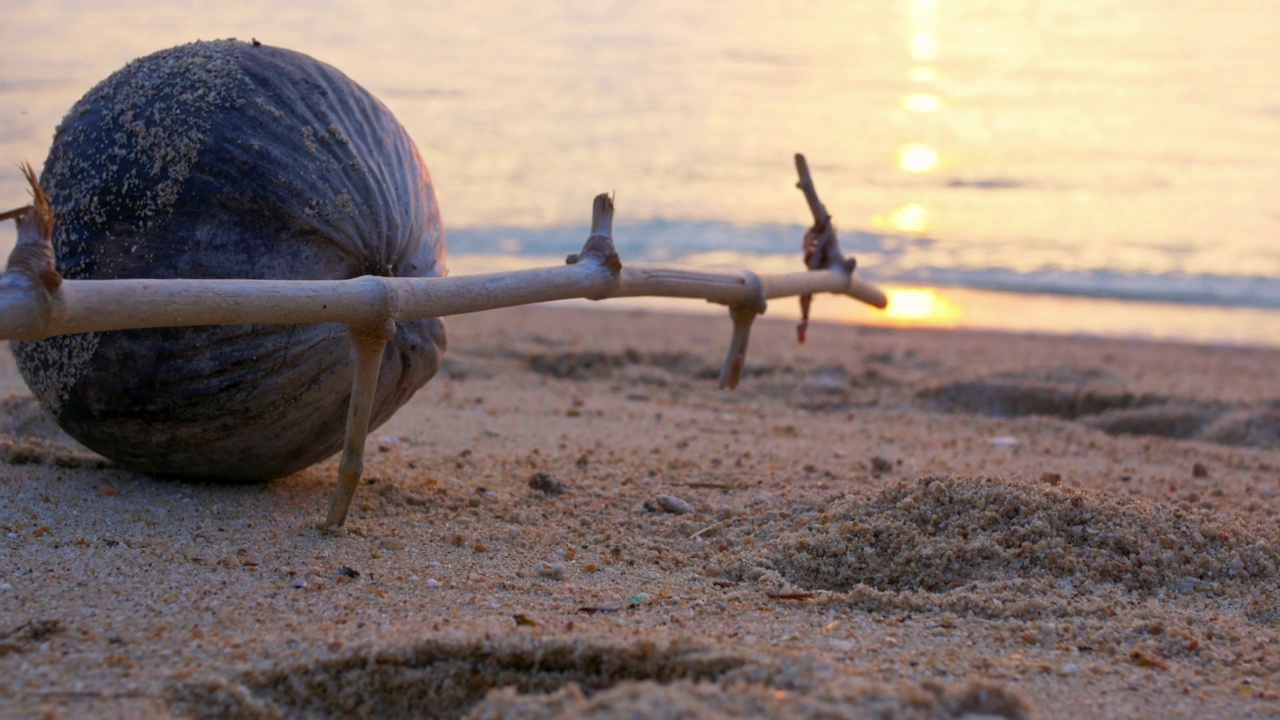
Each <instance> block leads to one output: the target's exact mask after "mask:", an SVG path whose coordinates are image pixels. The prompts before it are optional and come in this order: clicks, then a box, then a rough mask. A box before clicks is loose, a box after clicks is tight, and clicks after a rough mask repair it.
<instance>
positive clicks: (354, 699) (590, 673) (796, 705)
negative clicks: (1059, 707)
mask: <svg viewBox="0 0 1280 720" xmlns="http://www.w3.org/2000/svg"><path fill="white" fill-rule="evenodd" d="M171 697H172V701H173V703H174V705H175V706H176V707H177V709H179V710H181V711H183V712H188V713H191V714H192V715H193V716H195V717H198V718H213V717H218V718H224V717H240V718H275V717H281V716H288V717H310V718H364V717H376V718H461V717H471V718H508V717H521V718H553V717H610V718H616V717H651V718H667V717H670V718H712V717H714V718H733V717H740V718H764V717H797V718H819V717H821V718H921V719H924V718H957V717H962V716H965V715H967V714H970V713H977V714H982V715H984V716H990V717H1004V718H1024V717H1026V716H1027V715H1028V713H1029V707H1028V706H1027V704H1026V702H1025V701H1024V700H1022V698H1021V697H1020V696H1019V695H1017V694H1016V693H1013V692H1012V691H1010V690H1007V689H1006V688H1005V687H1004V686H1002V685H999V684H996V683H990V682H970V683H964V684H960V685H957V686H954V687H950V688H948V687H946V686H944V685H941V684H938V683H930V684H925V685H922V686H919V687H917V686H911V685H904V686H902V687H900V688H888V687H886V686H883V685H873V684H868V683H863V682H858V681H853V680H851V679H850V678H846V677H843V676H837V675H836V674H835V669H834V668H833V667H831V666H829V665H828V666H821V667H819V666H818V665H817V664H816V663H813V662H809V661H806V660H792V661H789V660H765V659H762V658H759V657H754V656H750V655H738V654H732V653H727V652H724V651H720V650H716V649H712V648H709V647H705V646H700V645H695V644H691V643H687V642H679V643H674V644H661V643H655V642H650V641H641V642H637V643H633V644H608V643H594V644H592V643H587V644H584V643H581V642H570V641H564V640H538V639H515V640H503V641H490V640H483V641H482V640H455V641H431V642H425V643H422V644H419V645H416V646H412V647H400V648H393V649H379V650H370V651H362V652H354V653H347V654H343V655H339V656H336V657H333V658H331V659H329V660H322V661H318V662H312V663H299V664H295V665H282V666H279V667H272V668H267V669H261V670H257V671H253V672H249V673H246V674H244V675H242V676H240V677H238V678H236V679H234V680H231V681H226V680H220V679H214V680H207V681H203V682H199V683H195V684H189V685H183V686H180V687H178V688H176V689H175V690H174V692H173V693H172V695H171Z"/></svg>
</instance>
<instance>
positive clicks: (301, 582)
mask: <svg viewBox="0 0 1280 720" xmlns="http://www.w3.org/2000/svg"><path fill="white" fill-rule="evenodd" d="M293 586H294V587H295V588H297V589H299V590H301V589H302V588H304V587H306V586H307V581H306V580H303V579H302V578H295V579H294V581H293Z"/></svg>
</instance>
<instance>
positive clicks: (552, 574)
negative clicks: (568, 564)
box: [538, 562, 564, 580]
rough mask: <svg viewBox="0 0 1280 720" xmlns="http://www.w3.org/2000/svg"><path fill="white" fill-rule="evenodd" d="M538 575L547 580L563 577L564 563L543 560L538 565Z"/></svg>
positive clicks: (561, 578)
mask: <svg viewBox="0 0 1280 720" xmlns="http://www.w3.org/2000/svg"><path fill="white" fill-rule="evenodd" d="M538 575H539V576H540V577H544V578H547V579H548V580H563V579H564V563H562V562H555V563H549V562H543V563H541V564H539V565H538Z"/></svg>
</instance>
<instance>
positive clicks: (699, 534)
mask: <svg viewBox="0 0 1280 720" xmlns="http://www.w3.org/2000/svg"><path fill="white" fill-rule="evenodd" d="M723 524H724V521H723V520H717V521H715V522H713V523H711V524H710V525H708V526H706V527H704V528H702V529H701V530H699V531H698V532H696V533H694V534H692V535H690V536H689V539H690V540H692V539H694V538H696V537H702V534H703V533H707V532H711V531H712V530H715V529H716V528H718V527H720V526H721V525H723Z"/></svg>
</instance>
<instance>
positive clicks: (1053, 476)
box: [1040, 472, 1062, 487]
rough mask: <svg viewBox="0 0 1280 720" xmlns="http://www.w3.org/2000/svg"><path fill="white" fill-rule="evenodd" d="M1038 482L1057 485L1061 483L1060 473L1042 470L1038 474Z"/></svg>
mask: <svg viewBox="0 0 1280 720" xmlns="http://www.w3.org/2000/svg"><path fill="white" fill-rule="evenodd" d="M1040 482H1042V483H1044V484H1046V485H1053V486H1055V487H1057V486H1058V485H1059V484H1061V483H1062V475H1061V474H1059V473H1056V472H1044V473H1041V474H1040Z"/></svg>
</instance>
